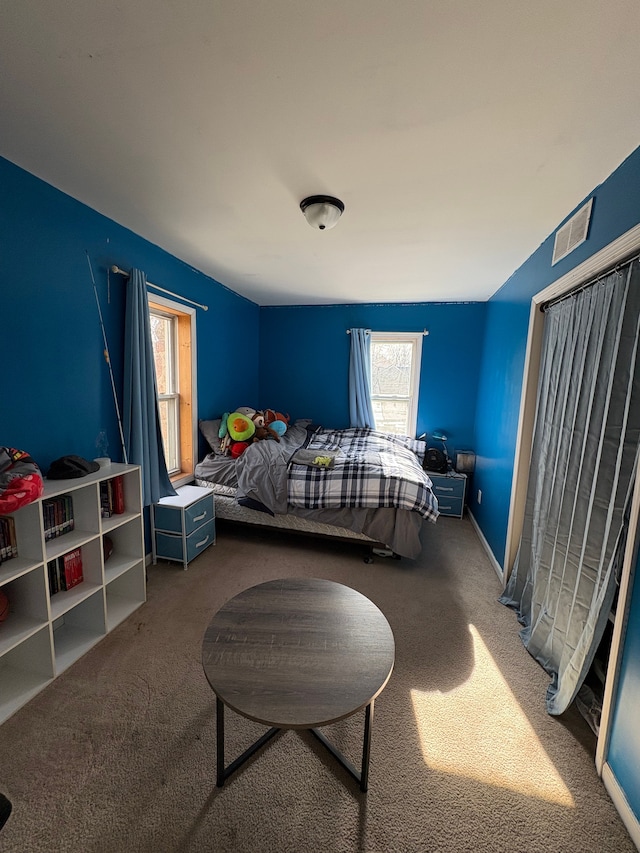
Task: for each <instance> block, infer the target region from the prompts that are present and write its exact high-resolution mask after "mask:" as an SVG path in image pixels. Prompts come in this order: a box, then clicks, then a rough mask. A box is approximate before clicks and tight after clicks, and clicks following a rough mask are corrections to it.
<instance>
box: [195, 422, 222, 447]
mask: <svg viewBox="0 0 640 853" xmlns="http://www.w3.org/2000/svg"><path fill="white" fill-rule="evenodd" d="M221 423H222V418H217V419H216V420H213V421H198V426H199V427H200V432H201V433H202V435H203V436H204V437H205V438H206V440H207V444H208V445H209V447H210V448H211V449H212V450H213V452H214V453H222V449H221V447H220V437H219V436H218V430H219V429H220V424H221Z"/></svg>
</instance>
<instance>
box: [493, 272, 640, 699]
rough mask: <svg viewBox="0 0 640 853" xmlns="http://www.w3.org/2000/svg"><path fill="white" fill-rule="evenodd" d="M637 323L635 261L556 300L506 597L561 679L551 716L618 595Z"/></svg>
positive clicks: (583, 669) (635, 432)
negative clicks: (519, 534) (522, 513)
mask: <svg viewBox="0 0 640 853" xmlns="http://www.w3.org/2000/svg"><path fill="white" fill-rule="evenodd" d="M639 326H640V266H639V264H638V261H637V260H634V261H633V262H632V263H629V264H627V265H626V266H625V267H623V268H622V269H620V270H616V271H614V272H613V273H611V274H609V275H606V276H605V277H603V278H602V279H600V280H598V281H597V282H596V283H594V284H593V285H591V286H589V287H587V288H585V289H584V290H582V291H580V292H578V293H576V294H574V295H572V296H570V297H567V298H566V299H564V300H563V301H560V302H558V303H556V304H555V305H551V306H550V307H549V308H548V309H547V316H546V319H545V329H544V344H543V353H542V364H541V370H540V382H539V387H538V401H537V412H536V424H535V430H534V440H533V448H532V454H531V465H530V473H529V484H528V492H527V501H526V508H525V517H524V526H523V532H522V538H521V541H520V546H519V550H518V555H517V558H516V563H515V567H514V570H513V572H512V574H511V577H510V578H509V582H508V584H507V586H506V588H505V591H504V594H503V595H502V597H501V599H500V600H501V601H502V603H503V604H506V605H507V606H510V607H513V608H514V609H515V610H516V611H517V613H518V618H519V620H520V622H521V624H522V625H523V626H524V627H523V628H522V631H521V632H520V636H521V638H522V641H523V643H524V645H525V647H526V648H527V650H528V651H529V652H530V653H531V655H532V656H533V657H534V658H535V659H536V660H537V661H538V662H539V663H540V664H541V665H542V666H543V667H544V668H545V670H546V671H547V672H548V673H549V674H550V675H551V676H552V681H551V684H550V685H549V688H548V690H547V710H548V712H549V713H550V714H561V713H562V712H563V711H565V710H566V709H567V707H568V706H569V705H570V704H571V702H572V701H573V699H574V698H575V696H576V693H577V692H578V690H579V688H580V686H581V685H582V682H583V681H584V678H585V676H586V674H587V672H588V670H589V667H590V666H591V663H592V662H593V657H594V654H595V652H596V650H597V647H598V644H599V642H600V640H601V639H602V634H603V632H604V628H605V625H606V622H607V618H608V614H609V611H610V608H611V604H612V601H613V597H614V593H615V587H616V572H617V564H618V562H619V561H620V560H621V558H622V548H623V543H624V533H625V510H626V509H627V507H628V505H629V504H630V499H631V493H632V489H633V482H632V479H633V472H634V470H635V460H636V454H637V452H638V442H639V438H640V393H639V391H640V369H639V363H638V335H639Z"/></svg>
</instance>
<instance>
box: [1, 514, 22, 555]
mask: <svg viewBox="0 0 640 853" xmlns="http://www.w3.org/2000/svg"><path fill="white" fill-rule="evenodd" d="M17 556H18V541H17V539H16V525H15V522H14V520H13V518H11V516H8V515H3V516H2V517H1V518H0V563H3V562H4V561H5V560H10V559H11V558H12V557H17Z"/></svg>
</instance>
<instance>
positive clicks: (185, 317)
mask: <svg viewBox="0 0 640 853" xmlns="http://www.w3.org/2000/svg"><path fill="white" fill-rule="evenodd" d="M148 305H149V310H150V311H151V310H156V311H158V312H160V313H162V314H169V315H173V316H174V317H176V318H177V329H176V332H177V334H176V361H177V365H176V366H177V387H178V392H179V406H178V409H179V411H178V421H179V426H180V449H179V452H180V470H179V471H177V472H176V473H174V474H172V475H171V478H170V479H171V482H172V484H173V485H174V486H181V485H185V484H187V483H191V482H193V471H194V468H195V464H196V453H197V448H198V411H197V410H198V406H197V394H196V389H197V387H198V385H197V381H196V352H197V349H196V311H195V308H190V307H189V306H187V305H183V304H182V303H181V302H174V301H173V300H170V299H165V298H164V297H162V296H157V295H156V294H149V297H148Z"/></svg>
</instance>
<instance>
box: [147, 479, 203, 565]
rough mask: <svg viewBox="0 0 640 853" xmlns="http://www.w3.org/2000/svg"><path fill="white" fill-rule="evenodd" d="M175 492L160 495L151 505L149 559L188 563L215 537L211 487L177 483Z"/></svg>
mask: <svg viewBox="0 0 640 853" xmlns="http://www.w3.org/2000/svg"><path fill="white" fill-rule="evenodd" d="M176 491H177V492H178V494H177V495H175V496H171V497H168V498H161V499H160V500H159V501H158V503H156V504H153V506H152V507H151V524H152V526H153V536H152V540H153V541H152V549H153V562H154V563H156V562H157V560H158V558H160V559H162V560H175V561H177V562H180V563H182V565H183V567H184V568H185V569H186V568H187V566H188V565H189V563H190V562H191V561H192V560H193V559H195V558H196V557H197V556H198V554H201V553H202V552H203V551H204V550H205V548H208V547H209V545H213V543H214V542H215V541H216V522H215V504H214V501H213V491H212V490H211V489H205V488H203V487H202V486H181V487H180V488H179V489H176Z"/></svg>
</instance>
